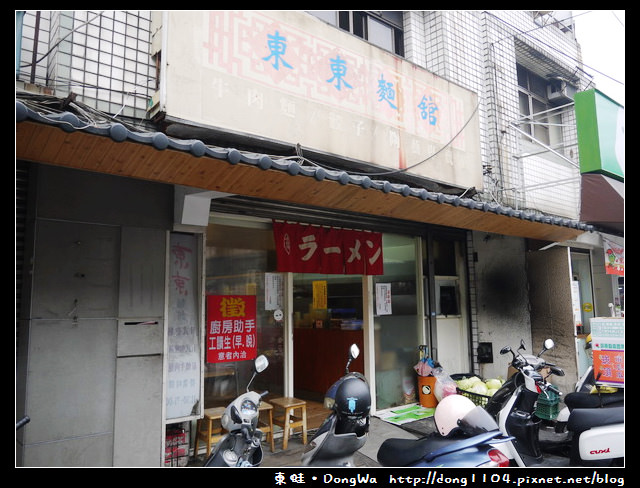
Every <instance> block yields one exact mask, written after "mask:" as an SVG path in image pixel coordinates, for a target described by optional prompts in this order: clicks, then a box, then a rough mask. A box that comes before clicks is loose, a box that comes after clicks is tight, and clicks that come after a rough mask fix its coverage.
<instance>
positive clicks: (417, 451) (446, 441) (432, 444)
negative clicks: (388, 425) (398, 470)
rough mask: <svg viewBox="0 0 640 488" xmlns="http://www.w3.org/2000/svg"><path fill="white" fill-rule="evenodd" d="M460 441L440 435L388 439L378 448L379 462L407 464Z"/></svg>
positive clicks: (390, 464)
mask: <svg viewBox="0 0 640 488" xmlns="http://www.w3.org/2000/svg"><path fill="white" fill-rule="evenodd" d="M456 442H459V439H453V438H446V437H442V436H439V435H433V436H426V437H421V438H419V439H386V440H385V441H384V442H383V443H382V445H381V446H380V448H379V449H378V462H379V463H380V464H381V465H382V466H407V465H410V464H413V463H414V462H416V461H418V460H419V459H421V458H422V457H424V455H425V454H427V453H429V452H431V451H435V450H437V449H440V448H442V447H445V446H448V445H450V444H454V443H456Z"/></svg>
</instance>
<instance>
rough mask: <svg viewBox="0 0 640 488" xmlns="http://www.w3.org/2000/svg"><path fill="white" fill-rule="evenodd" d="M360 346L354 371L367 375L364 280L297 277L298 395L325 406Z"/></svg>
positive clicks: (295, 346) (295, 341)
mask: <svg viewBox="0 0 640 488" xmlns="http://www.w3.org/2000/svg"><path fill="white" fill-rule="evenodd" d="M354 343H355V344H357V345H358V347H359V348H360V351H362V354H361V355H360V357H358V358H357V359H356V360H355V361H353V362H352V363H351V370H353V371H359V372H364V356H365V354H366V353H367V351H365V348H364V336H363V297H362V277H361V276H359V275H321V274H301V273H294V275H293V357H294V361H293V377H294V395H295V396H296V397H297V398H302V399H305V400H311V401H318V402H321V401H322V400H323V398H324V394H325V392H326V391H327V389H328V388H329V387H330V386H331V385H332V384H333V383H334V382H335V381H336V380H337V379H338V378H340V377H341V376H342V375H343V374H344V367H345V364H346V360H347V355H348V351H349V346H350V345H351V344H354Z"/></svg>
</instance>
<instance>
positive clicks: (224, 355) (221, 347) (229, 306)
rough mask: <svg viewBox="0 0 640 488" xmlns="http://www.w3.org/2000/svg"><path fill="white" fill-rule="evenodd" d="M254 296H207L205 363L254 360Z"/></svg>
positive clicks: (256, 348) (255, 345)
mask: <svg viewBox="0 0 640 488" xmlns="http://www.w3.org/2000/svg"><path fill="white" fill-rule="evenodd" d="M256 314H257V308H256V297H255V295H208V296H207V363H226V362H232V361H245V360H248V359H255V358H256V356H257V350H258V345H257V334H256V326H257V323H256Z"/></svg>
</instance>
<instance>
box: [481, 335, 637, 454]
mask: <svg viewBox="0 0 640 488" xmlns="http://www.w3.org/2000/svg"><path fill="white" fill-rule="evenodd" d="M553 346H554V344H553V341H552V340H551V339H547V340H546V341H545V344H544V348H543V350H542V351H541V353H540V354H539V355H538V356H534V357H533V359H532V360H530V359H531V357H526V356H524V355H523V354H521V353H520V350H521V349H524V344H523V343H521V345H520V348H518V354H516V353H515V352H513V350H512V349H511V348H510V347H508V346H507V347H504V348H502V350H501V351H500V353H501V354H508V353H511V354H512V356H513V357H512V361H511V366H513V367H514V368H515V369H516V371H517V373H515V374H514V375H513V376H512V377H511V378H510V379H509V380H508V381H507V382H505V384H504V385H503V388H504V391H501V390H503V388H501V389H499V390H498V391H497V392H496V393H495V394H494V395H493V397H491V398H490V399H489V401H488V402H487V407H486V408H487V411H489V412H493V411H495V410H496V409H498V407H500V408H499V409H498V414H497V418H498V424H499V425H500V430H501V431H502V432H503V433H504V434H505V435H512V436H513V437H514V438H515V439H514V441H513V446H514V447H515V452H514V453H513V459H514V461H515V463H516V464H517V465H518V466H535V465H539V464H541V463H542V461H543V460H544V455H543V449H542V448H541V443H540V426H541V423H542V419H541V418H540V417H539V416H538V415H536V407H537V406H538V402H539V400H540V398H541V395H544V396H543V397H542V398H545V397H546V398H551V397H552V396H555V395H557V396H558V397H559V396H560V392H559V391H558V389H557V388H556V387H555V386H553V385H552V384H551V383H548V382H547V381H546V377H544V376H543V375H542V373H541V371H542V370H548V371H549V372H550V374H556V375H559V376H562V375H564V371H563V370H562V369H560V368H558V367H556V366H555V365H553V364H551V363H547V362H546V361H544V360H543V359H542V358H541V357H540V356H541V355H542V353H544V352H545V351H547V350H548V349H551V348H552V347H553ZM507 383H509V384H507ZM500 402H503V403H502V404H500ZM567 430H568V431H569V435H568V436H564V437H563V438H562V439H561V440H559V441H558V443H555V447H556V448H557V447H558V446H561V445H564V446H567V447H568V451H567V453H566V454H565V455H566V457H568V458H569V464H570V465H571V466H610V465H611V466H613V465H619V464H621V463H623V461H624V408H623V407H615V408H608V409H574V410H573V411H572V412H571V413H570V415H569V419H568V422H567ZM550 444H551V446H553V445H554V442H553V441H551V443H550ZM547 447H549V446H547Z"/></svg>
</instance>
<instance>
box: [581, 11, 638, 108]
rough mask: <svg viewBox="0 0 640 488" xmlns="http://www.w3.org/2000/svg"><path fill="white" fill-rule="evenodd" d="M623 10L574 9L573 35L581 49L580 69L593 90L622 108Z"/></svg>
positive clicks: (623, 65) (623, 64)
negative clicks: (590, 79) (592, 81)
mask: <svg viewBox="0 0 640 488" xmlns="http://www.w3.org/2000/svg"><path fill="white" fill-rule="evenodd" d="M624 17H625V11H624V10H574V11H573V18H574V20H575V24H576V25H575V33H576V38H577V39H578V42H579V43H580V46H581V47H582V60H583V62H584V64H585V67H584V70H585V71H586V72H587V73H589V74H591V75H593V76H594V79H595V83H596V88H597V89H598V90H599V91H601V92H602V93H604V94H605V95H607V96H608V97H609V98H612V99H613V100H615V101H616V102H618V103H619V104H620V105H624V67H625V62H624V48H625V35H624V33H625V18H624Z"/></svg>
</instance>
